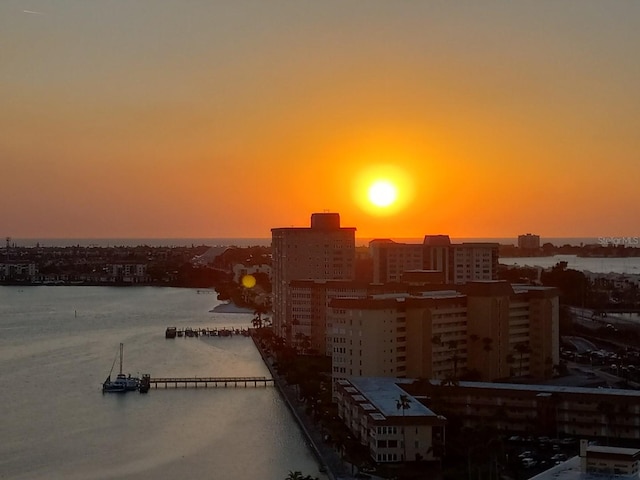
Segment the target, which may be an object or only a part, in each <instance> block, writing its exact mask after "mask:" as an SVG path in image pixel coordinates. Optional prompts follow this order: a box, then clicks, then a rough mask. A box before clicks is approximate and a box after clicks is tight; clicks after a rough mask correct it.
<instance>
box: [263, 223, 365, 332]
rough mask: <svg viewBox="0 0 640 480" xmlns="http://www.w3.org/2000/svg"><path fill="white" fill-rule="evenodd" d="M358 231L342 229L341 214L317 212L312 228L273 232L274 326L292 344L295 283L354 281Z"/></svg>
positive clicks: (291, 228) (349, 228)
mask: <svg viewBox="0 0 640 480" xmlns="http://www.w3.org/2000/svg"><path fill="white" fill-rule="evenodd" d="M355 232H356V229H355V228H351V227H341V226H340V215H339V214H338V213H314V214H312V215H311V227H289V228H273V229H271V248H272V289H273V326H274V329H275V333H276V334H277V335H279V336H282V337H285V338H287V340H289V341H291V340H292V337H293V333H292V327H293V326H294V320H295V321H296V322H297V320H296V319H295V318H294V316H293V312H292V307H291V294H290V292H291V290H290V288H291V285H290V284H291V282H292V281H293V280H353V278H354V272H355Z"/></svg>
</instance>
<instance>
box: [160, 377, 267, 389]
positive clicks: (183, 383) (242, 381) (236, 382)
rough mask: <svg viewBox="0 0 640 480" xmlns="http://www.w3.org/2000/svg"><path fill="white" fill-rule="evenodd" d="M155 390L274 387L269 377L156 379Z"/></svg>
mask: <svg viewBox="0 0 640 480" xmlns="http://www.w3.org/2000/svg"><path fill="white" fill-rule="evenodd" d="M148 382H149V387H153V388H156V389H157V388H162V387H164V388H189V387H191V388H209V387H213V388H218V387H222V388H224V387H238V386H244V387H251V386H253V387H258V386H261V387H266V386H267V385H273V378H268V377H156V378H153V377H152V378H149V381H148Z"/></svg>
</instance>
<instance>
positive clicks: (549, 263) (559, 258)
mask: <svg viewBox="0 0 640 480" xmlns="http://www.w3.org/2000/svg"><path fill="white" fill-rule="evenodd" d="M558 262H567V264H568V268H572V269H574V270H582V271H585V270H588V271H589V272H593V273H610V272H613V273H626V274H629V275H640V257H606V258H599V257H578V256H576V255H555V256H552V257H513V258H511V257H500V263H502V264H503V265H518V266H521V267H523V266H530V267H531V266H539V267H542V268H549V267H553V266H554V265H556V264H557V263H558Z"/></svg>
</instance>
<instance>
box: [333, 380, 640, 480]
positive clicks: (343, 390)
mask: <svg viewBox="0 0 640 480" xmlns="http://www.w3.org/2000/svg"><path fill="white" fill-rule="evenodd" d="M336 402H337V404H338V412H339V416H340V418H342V420H343V421H344V422H345V424H346V426H347V427H348V428H349V429H350V430H351V432H352V433H353V434H354V435H355V437H356V438H357V439H358V440H359V441H360V442H361V443H362V444H363V445H367V446H368V447H369V453H370V455H371V458H372V459H373V460H375V461H377V462H398V461H402V458H403V457H404V458H406V459H407V460H415V459H418V458H421V459H425V460H431V459H435V458H437V457H438V454H439V449H438V446H439V445H440V442H443V441H444V437H445V432H444V427H445V423H446V418H445V417H446V416H456V417H457V418H459V419H461V420H462V422H463V425H464V426H465V427H477V426H481V425H486V424H488V423H489V424H491V425H493V426H495V427H496V428H497V429H498V430H502V431H504V432H510V433H522V434H526V435H532V434H534V435H548V436H553V437H556V438H558V437H565V436H570V437H571V438H576V437H582V438H601V439H605V438H613V437H616V438H621V439H636V440H637V439H640V392H637V391H630V390H616V389H597V388H579V387H557V386H555V387H554V386H544V385H518V384H501V383H481V382H459V383H458V384H456V385H450V384H443V383H441V382H440V381H435V380H432V381H429V380H425V379H420V380H411V379H394V378H389V377H385V378H375V377H369V378H358V377H353V378H349V379H344V380H339V381H338V382H337V384H336ZM403 405H404V408H403ZM586 445H587V444H586V441H585V442H584V443H583V444H582V446H581V461H580V463H578V464H577V465H576V467H577V469H578V470H579V471H583V472H590V473H598V474H620V475H632V476H633V475H635V476H633V477H625V476H623V477H622V478H637V477H638V467H639V464H638V462H639V461H640V451H638V450H636V449H624V448H623V449H620V448H613V447H602V446H589V447H588V448H586ZM405 447H406V449H407V450H406V455H405V452H404V448H405ZM418 455H419V457H418ZM554 470H556V469H554ZM557 470H561V469H560V468H558V469H557ZM536 478H538V477H536ZM540 478H565V477H560V476H558V477H556V476H552V477H546V476H545V477H542V476H541V477H540ZM566 478H567V479H569V478H587V477H572V476H567V477H566ZM589 478H591V477H589ZM616 478H618V477H616Z"/></svg>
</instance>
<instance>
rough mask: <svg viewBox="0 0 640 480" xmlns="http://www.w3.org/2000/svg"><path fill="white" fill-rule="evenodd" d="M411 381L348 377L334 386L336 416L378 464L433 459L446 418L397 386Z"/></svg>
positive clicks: (443, 432)
mask: <svg viewBox="0 0 640 480" xmlns="http://www.w3.org/2000/svg"><path fill="white" fill-rule="evenodd" d="M409 382H411V380H401V379H393V378H352V379H350V380H341V381H339V382H338V384H337V397H336V399H337V405H338V415H339V416H340V418H341V419H342V420H343V421H344V423H345V425H346V426H347V427H348V428H349V430H350V431H351V432H352V433H353V435H354V436H355V438H356V439H358V440H359V441H360V443H361V444H362V445H366V446H367V447H368V448H369V454H370V455H371V458H372V459H373V460H374V461H375V462H378V463H389V462H403V461H405V460H406V461H416V460H424V461H431V460H437V459H438V458H439V457H440V456H441V452H442V448H440V447H442V446H443V445H444V441H445V424H446V419H445V418H444V417H442V416H440V415H437V414H436V413H434V412H433V411H431V410H429V408H427V407H426V406H425V405H424V404H422V403H420V402H419V401H418V400H417V399H415V398H413V397H412V396H411V395H410V394H408V393H407V392H406V391H404V390H403V389H402V388H401V387H402V384H403V383H409Z"/></svg>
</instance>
